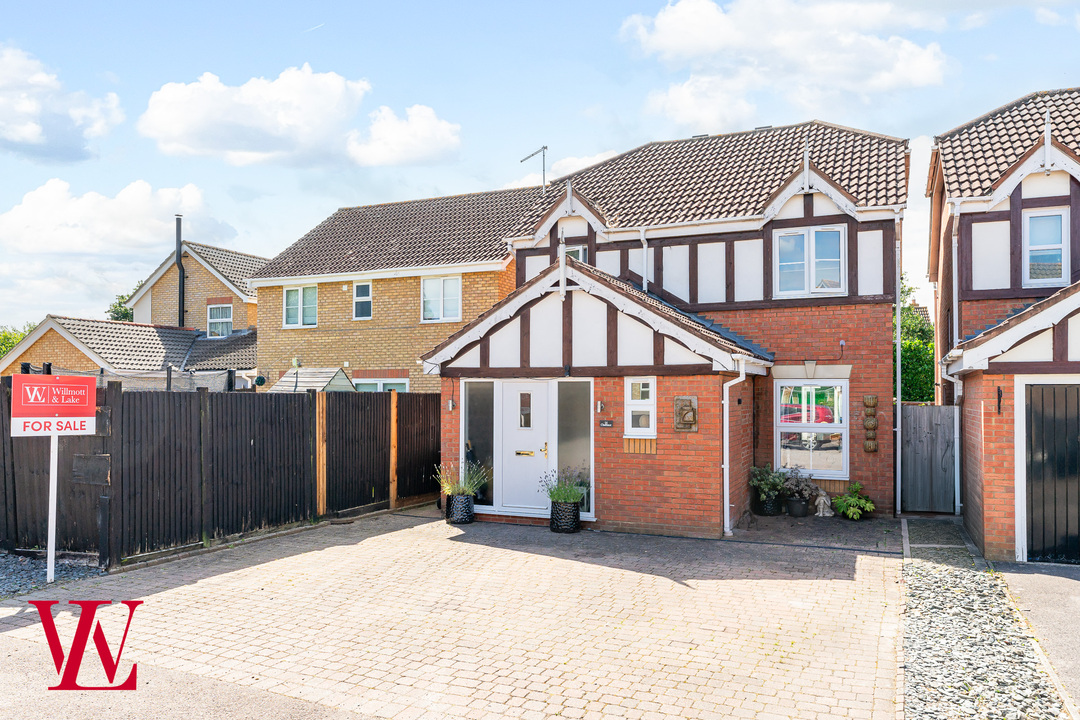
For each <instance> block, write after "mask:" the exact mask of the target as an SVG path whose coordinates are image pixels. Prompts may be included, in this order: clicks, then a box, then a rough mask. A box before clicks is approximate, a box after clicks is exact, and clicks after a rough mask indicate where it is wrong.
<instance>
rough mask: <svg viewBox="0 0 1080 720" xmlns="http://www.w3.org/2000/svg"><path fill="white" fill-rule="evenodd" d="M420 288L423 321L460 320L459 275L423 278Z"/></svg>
mask: <svg viewBox="0 0 1080 720" xmlns="http://www.w3.org/2000/svg"><path fill="white" fill-rule="evenodd" d="M420 289H421V294H422V296H423V299H422V304H423V316H422V317H423V320H424V322H454V321H457V320H461V276H455V277H436V278H424V279H423V280H421V282H420Z"/></svg>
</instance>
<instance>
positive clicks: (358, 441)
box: [325, 392, 390, 513]
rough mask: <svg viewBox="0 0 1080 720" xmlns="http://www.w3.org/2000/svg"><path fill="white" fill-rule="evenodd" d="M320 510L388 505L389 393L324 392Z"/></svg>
mask: <svg viewBox="0 0 1080 720" xmlns="http://www.w3.org/2000/svg"><path fill="white" fill-rule="evenodd" d="M325 397H326V511H327V512H328V513H333V512H341V511H343V510H351V509H353V508H360V507H364V508H370V509H379V508H382V507H390V393H388V392H384V393H367V392H365V393H336V392H331V393H326V394H325Z"/></svg>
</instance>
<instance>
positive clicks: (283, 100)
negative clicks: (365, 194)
mask: <svg viewBox="0 0 1080 720" xmlns="http://www.w3.org/2000/svg"><path fill="white" fill-rule="evenodd" d="M370 90H371V84H370V83H368V81H366V80H348V79H346V78H344V77H342V76H341V75H339V74H337V73H335V72H325V73H317V72H314V71H313V70H312V69H311V66H310V65H308V64H306V63H305V64H304V65H303V66H302V67H299V68H295V67H293V68H287V69H286V70H284V71H283V72H282V73H281V74H280V75H279V76H278V77H277V78H275V79H272V80H267V79H266V78H252V79H250V80H248V81H247V82H245V83H244V84H243V85H239V86H235V85H226V84H225V83H223V82H222V81H221V78H219V77H218V76H216V75H214V74H213V73H209V72H208V73H204V74H203V75H202V76H201V77H200V78H199V79H198V80H196V81H195V82H193V83H168V84H166V85H164V86H162V88H161V89H160V90H158V91H156V92H155V93H154V94H153V95H151V97H150V102H149V104H148V105H147V108H146V112H145V113H144V114H143V116H142V117H141V118H139V123H138V128H139V132H141V133H142V134H143V135H145V136H147V137H149V138H152V139H154V140H156V141H157V144H158V148H159V149H160V150H161V151H162V152H164V153H166V154H169V155H203V156H216V157H221V158H223V159H224V160H225V162H227V163H229V164H231V165H251V164H256V163H265V162H283V163H287V164H293V165H318V164H324V163H330V164H332V163H337V162H341V161H343V160H347V159H350V158H351V159H353V160H354V161H356V162H361V164H366V165H374V164H396V163H399V162H405V163H417V162H424V161H428V160H432V159H436V160H437V159H441V158H443V157H445V155H446V153H448V152H452V151H453V150H455V149H456V148H457V146H458V144H459V143H460V140H459V139H458V130H459V129H460V128H459V126H457V125H451V124H450V123H447V122H446V121H443V120H440V119H438V117H437V116H436V115H435V111H434V110H432V109H431V108H428V107H425V106H422V105H415V106H413V107H411V108H409V109H408V110H407V111H406V115H407V118H406V119H405V120H399V119H398V118H397V117H396V116H395V115H394V113H393V111H392V110H390V109H389V108H385V107H384V108H380V109H379V110H378V111H376V112H375V113H373V114H372V116H371V117H372V125H371V127H370V128H369V129H368V131H367V135H368V137H369V139H368V140H367V141H366V142H361V141H360V140H359V137H360V131H359V130H358V129H357V128H356V126H355V125H356V120H357V115H358V113H359V111H360V106H361V103H362V101H363V99H364V97H365V96H366V95H367V93H368V92H369V91H370Z"/></svg>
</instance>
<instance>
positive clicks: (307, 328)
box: [281, 324, 319, 330]
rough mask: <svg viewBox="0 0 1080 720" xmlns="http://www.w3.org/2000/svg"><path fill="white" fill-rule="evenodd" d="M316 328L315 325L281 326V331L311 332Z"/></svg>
mask: <svg viewBox="0 0 1080 720" xmlns="http://www.w3.org/2000/svg"><path fill="white" fill-rule="evenodd" d="M317 327H319V326H318V325H317V324H316V325H282V326H281V329H282V330H311V329H313V328H317Z"/></svg>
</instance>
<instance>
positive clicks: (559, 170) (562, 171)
mask: <svg viewBox="0 0 1080 720" xmlns="http://www.w3.org/2000/svg"><path fill="white" fill-rule="evenodd" d="M616 155H618V153H617V152H616V151H614V150H605V151H604V152H600V153H596V154H595V155H588V156H585V157H564V158H561V159H559V160H556V161H555V162H553V163H551V168H550V169H549V171H548V173H547V179H548V180H549V181H550V180H554V179H555V178H558V177H562V176H563V175H569V174H570V173H572V172H577V171H578V170H581V169H582V168H587V167H589V166H590V165H595V164H596V163H599V162H603V161H604V160H607V159H608V158H613V157H615V156H616ZM529 162H532V160H530V161H529ZM541 182H543V176H542V175H541V174H540V173H538V172H534V173H529V174H528V175H524V176H522V177H519V178H518V179H517V180H512V181H511V182H508V183H506V184H505V185H503V187H504V188H517V187H531V186H533V185H539V184H540V183H541Z"/></svg>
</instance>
